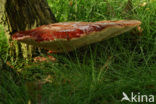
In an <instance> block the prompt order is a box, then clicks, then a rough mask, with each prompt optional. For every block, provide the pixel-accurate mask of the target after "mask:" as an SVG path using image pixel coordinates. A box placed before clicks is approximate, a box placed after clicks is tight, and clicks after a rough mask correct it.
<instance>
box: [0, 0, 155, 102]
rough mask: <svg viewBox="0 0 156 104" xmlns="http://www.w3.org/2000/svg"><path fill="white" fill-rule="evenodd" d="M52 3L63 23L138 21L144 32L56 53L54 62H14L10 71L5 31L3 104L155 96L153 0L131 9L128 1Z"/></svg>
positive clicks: (140, 0) (0, 80) (1, 41)
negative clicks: (142, 95)
mask: <svg viewBox="0 0 156 104" xmlns="http://www.w3.org/2000/svg"><path fill="white" fill-rule="evenodd" d="M48 2H49V5H50V7H51V8H52V10H53V13H54V14H55V16H56V18H57V20H58V21H61V22H62V21H98V20H120V19H137V20H140V21H141V22H142V25H141V28H142V29H143V31H142V33H140V32H138V31H137V30H136V29H134V30H132V31H130V32H128V33H124V34H123V35H120V36H118V37H115V38H112V39H109V40H107V41H103V42H100V43H96V44H92V45H90V46H86V47H83V48H81V49H77V50H75V51H74V52H71V53H68V54H55V55H53V56H54V57H56V58H57V61H56V62H43V63H38V64H37V63H33V64H32V63H29V64H28V65H24V63H25V62H24V61H21V60H20V62H17V63H13V62H11V63H10V64H11V65H12V66H13V67H14V68H12V67H10V66H8V64H5V63H6V62H7V61H8V62H10V60H9V59H10V57H13V56H9V55H8V45H7V41H6V38H4V31H3V29H2V27H1V30H0V56H1V57H2V60H4V64H3V66H2V67H3V68H2V70H0V74H1V75H0V104H32V103H35V102H44V104H68V103H71V104H120V103H121V101H120V100H121V98H122V97H123V95H122V92H126V93H127V94H130V93H131V92H134V93H136V94H137V93H138V92H140V93H141V94H145V95H150V94H153V95H156V63H155V61H156V60H155V59H156V37H155V36H156V20H155V18H156V1H155V0H133V6H132V7H131V6H126V5H127V0H90V1H87V0H48ZM128 5H130V4H128ZM1 63H2V62H1V61H0V64H1ZM14 69H16V70H14ZM30 95H31V96H30ZM125 103H126V104H127V103H128V102H126V101H125Z"/></svg>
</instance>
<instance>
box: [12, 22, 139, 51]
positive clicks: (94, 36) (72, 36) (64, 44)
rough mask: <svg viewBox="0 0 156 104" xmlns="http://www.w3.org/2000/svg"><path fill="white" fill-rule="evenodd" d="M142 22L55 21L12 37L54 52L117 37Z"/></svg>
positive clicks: (70, 49)
mask: <svg viewBox="0 0 156 104" xmlns="http://www.w3.org/2000/svg"><path fill="white" fill-rule="evenodd" d="M140 24H141V22H140V21H137V20H120V21H98V22H64V23H54V24H49V25H43V26H40V27H38V28H35V29H32V30H28V31H21V32H17V33H15V34H13V35H12V39H14V40H17V41H20V42H24V43H26V44H30V45H34V46H37V47H41V48H46V49H49V50H52V51H54V52H69V51H72V50H74V49H76V48H79V47H82V46H85V45H88V44H92V43H96V42H99V41H102V40H105V39H109V38H111V37H115V36H117V35H119V34H122V33H124V32H126V31H128V30H131V29H132V28H134V27H136V26H139V25H140Z"/></svg>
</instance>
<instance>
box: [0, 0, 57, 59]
mask: <svg viewBox="0 0 156 104" xmlns="http://www.w3.org/2000/svg"><path fill="white" fill-rule="evenodd" d="M1 2H2V3H1V4H0V5H1V7H3V8H4V15H3V17H5V21H4V23H5V24H7V29H8V33H9V35H12V34H13V33H15V32H18V31H24V30H29V29H33V28H35V27H38V26H40V25H44V24H50V23H54V22H56V19H55V17H54V15H53V13H52V12H51V10H50V7H49V6H48V3H47V1H46V0H2V1H1ZM10 47H11V48H10V49H11V52H10V53H11V54H12V55H13V56H16V57H18V56H19V53H21V51H22V55H23V57H24V58H28V56H32V46H27V45H25V44H21V43H18V42H17V43H16V42H13V43H12V41H10ZM19 51H20V52H19Z"/></svg>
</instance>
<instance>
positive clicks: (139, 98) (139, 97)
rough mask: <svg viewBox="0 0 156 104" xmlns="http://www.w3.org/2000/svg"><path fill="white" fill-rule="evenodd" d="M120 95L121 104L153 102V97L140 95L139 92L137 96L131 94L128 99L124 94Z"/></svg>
mask: <svg viewBox="0 0 156 104" xmlns="http://www.w3.org/2000/svg"><path fill="white" fill-rule="evenodd" d="M122 94H123V98H122V99H121V102H123V101H129V102H151V103H152V102H154V95H141V94H140V92H139V93H137V94H134V93H133V92H131V96H130V97H129V96H128V95H127V94H126V93H125V92H122Z"/></svg>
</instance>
